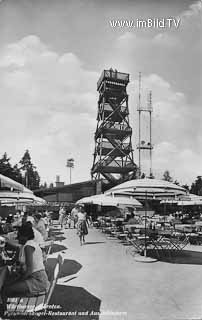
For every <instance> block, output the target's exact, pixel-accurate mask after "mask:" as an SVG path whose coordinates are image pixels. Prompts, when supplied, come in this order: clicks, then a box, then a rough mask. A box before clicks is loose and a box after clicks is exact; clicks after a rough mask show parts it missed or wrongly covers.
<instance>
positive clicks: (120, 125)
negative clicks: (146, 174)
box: [91, 69, 137, 185]
mask: <svg viewBox="0 0 202 320" xmlns="http://www.w3.org/2000/svg"><path fill="white" fill-rule="evenodd" d="M128 83H129V74H127V73H121V72H118V71H117V70H113V69H109V70H104V71H103V72H102V74H101V76H100V78H99V80H98V82H97V91H98V92H99V100H98V112H97V128H96V132H95V151H94V158H93V166H92V169H91V176H92V179H95V180H99V179H103V178H104V179H106V180H107V181H108V182H109V183H110V184H112V185H116V184H118V183H121V182H123V181H127V180H130V179H134V178H135V177H136V171H137V166H136V164H135V163H134V160H133V149H132V142H131V136H132V128H131V126H130V124H129V110H128V94H127V91H126V88H127V85H128Z"/></svg>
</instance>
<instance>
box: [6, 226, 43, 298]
mask: <svg viewBox="0 0 202 320" xmlns="http://www.w3.org/2000/svg"><path fill="white" fill-rule="evenodd" d="M18 240H19V243H20V244H21V245H22V247H21V249H20V253H19V262H20V266H21V268H20V270H19V271H18V272H17V273H15V274H11V275H9V279H8V280H7V281H6V282H5V284H4V287H3V297H4V302H5V301H6V298H7V297H18V296H32V295H35V294H38V293H40V292H43V291H46V290H47V289H48V287H49V281H48V277H47V274H46V272H45V267H44V264H43V255H42V251H41V248H40V247H39V245H38V244H37V243H36V242H35V241H34V232H33V229H32V227H31V226H30V225H29V224H24V225H23V226H21V227H20V228H19V230H18Z"/></svg>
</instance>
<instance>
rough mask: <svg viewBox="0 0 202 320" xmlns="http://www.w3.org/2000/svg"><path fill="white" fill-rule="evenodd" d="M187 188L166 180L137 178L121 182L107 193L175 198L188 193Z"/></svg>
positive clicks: (140, 197) (153, 197) (138, 197)
mask: <svg viewBox="0 0 202 320" xmlns="http://www.w3.org/2000/svg"><path fill="white" fill-rule="evenodd" d="M186 193H187V190H186V189H184V188H182V187H180V186H178V185H176V184H174V183H171V182H168V181H165V180H157V179H147V178H146V179H135V180H130V181H127V182H124V183H122V184H119V185H117V186H115V187H113V188H111V189H109V190H108V191H106V192H105V194H117V195H118V194H119V195H124V194H125V195H126V194H127V195H133V196H134V197H135V198H137V199H145V197H146V196H147V199H159V200H163V199H173V198H175V197H178V196H179V195H186Z"/></svg>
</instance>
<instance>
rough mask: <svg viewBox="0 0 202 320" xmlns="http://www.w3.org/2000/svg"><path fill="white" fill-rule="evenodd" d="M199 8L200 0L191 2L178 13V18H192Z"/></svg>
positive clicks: (199, 10)
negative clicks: (185, 8)
mask: <svg viewBox="0 0 202 320" xmlns="http://www.w3.org/2000/svg"><path fill="white" fill-rule="evenodd" d="M201 10H202V2H201V0H198V1H196V2H195V3H193V4H191V5H190V6H189V8H188V9H187V10H185V11H183V12H182V13H181V14H180V15H179V18H181V19H187V18H192V17H193V16H198V15H199V14H200V12H201Z"/></svg>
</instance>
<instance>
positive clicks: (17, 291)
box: [3, 280, 29, 297]
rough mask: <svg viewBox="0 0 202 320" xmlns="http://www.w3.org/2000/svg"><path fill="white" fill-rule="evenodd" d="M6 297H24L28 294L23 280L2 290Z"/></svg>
mask: <svg viewBox="0 0 202 320" xmlns="http://www.w3.org/2000/svg"><path fill="white" fill-rule="evenodd" d="M3 293H4V295H5V296H6V297H18V296H26V294H29V288H28V285H27V283H26V281H25V280H18V281H15V282H13V283H12V284H10V285H8V286H5V287H4V288H3Z"/></svg>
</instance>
